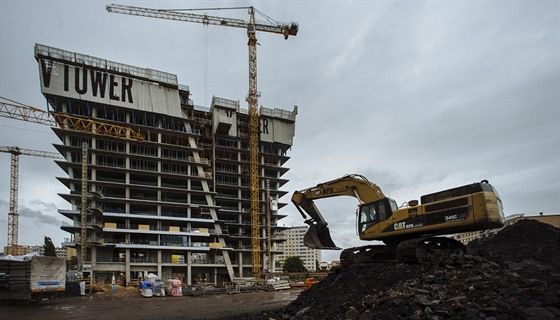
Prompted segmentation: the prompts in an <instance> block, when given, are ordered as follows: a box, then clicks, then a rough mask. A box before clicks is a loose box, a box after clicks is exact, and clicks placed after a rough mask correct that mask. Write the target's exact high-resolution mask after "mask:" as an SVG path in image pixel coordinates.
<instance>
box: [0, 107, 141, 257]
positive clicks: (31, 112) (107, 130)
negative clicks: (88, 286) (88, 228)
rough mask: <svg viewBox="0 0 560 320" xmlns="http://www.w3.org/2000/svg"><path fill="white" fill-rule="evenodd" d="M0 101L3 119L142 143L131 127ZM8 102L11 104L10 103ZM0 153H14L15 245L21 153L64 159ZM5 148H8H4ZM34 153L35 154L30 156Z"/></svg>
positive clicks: (11, 223) (11, 225) (11, 224)
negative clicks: (19, 158) (19, 157)
mask: <svg viewBox="0 0 560 320" xmlns="http://www.w3.org/2000/svg"><path fill="white" fill-rule="evenodd" d="M0 99H2V101H0V117H5V118H10V119H15V120H22V121H29V122H35V123H38V124H44V125H48V126H51V127H55V126H56V127H59V128H63V129H68V130H75V131H82V132H87V133H91V134H95V135H102V136H109V137H114V138H119V139H126V140H135V141H143V140H144V139H145V137H144V135H143V134H142V133H141V132H140V131H136V130H133V129H131V128H129V127H123V126H119V125H115V124H110V123H106V122H102V121H96V120H92V119H87V118H82V117H76V116H72V115H68V114H64V113H59V112H49V111H44V110H41V109H38V108H35V107H32V106H27V105H24V104H21V103H19V102H16V101H13V100H10V99H8V98H5V97H1V96H0ZM7 101H8V102H7ZM1 148H3V149H1V150H0V151H2V152H9V153H11V154H12V162H11V163H12V167H11V181H10V211H9V212H8V244H10V245H12V246H14V245H17V242H18V240H17V239H18V229H19V226H18V217H19V215H18V212H17V194H18V171H19V162H18V156H19V154H26V155H33V156H42V157H50V158H61V156H60V154H58V153H50V152H46V151H36V150H28V149H19V148H17V147H1ZM4 148H5V149H4ZM87 148H88V145H87V143H83V144H82V207H81V221H82V224H81V237H80V238H81V247H80V248H81V257H80V261H81V263H82V264H83V262H84V260H85V238H86V237H85V214H86V213H85V210H86V208H85V198H86V192H87V191H86V185H87V184H86V182H87V181H86V179H87V171H86V170H87V165H86V163H87ZM17 150H26V151H25V152H28V153H23V152H21V153H18V152H19V151H17ZM30 153H33V154H30Z"/></svg>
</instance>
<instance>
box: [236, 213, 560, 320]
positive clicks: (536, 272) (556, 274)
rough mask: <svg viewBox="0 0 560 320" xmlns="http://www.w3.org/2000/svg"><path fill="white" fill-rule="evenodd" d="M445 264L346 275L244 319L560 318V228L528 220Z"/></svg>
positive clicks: (369, 268)
mask: <svg viewBox="0 0 560 320" xmlns="http://www.w3.org/2000/svg"><path fill="white" fill-rule="evenodd" d="M468 252H469V254H467V255H465V256H464V257H457V258H455V259H453V260H450V261H447V262H446V263H441V264H438V265H426V264H423V265H407V264H356V265H351V266H346V267H342V268H340V269H338V270H337V271H336V272H333V273H331V274H329V276H328V277H327V278H326V279H324V280H323V281H321V282H319V283H318V284H316V285H314V286H313V287H312V288H311V289H310V290H307V291H304V292H302V293H301V295H300V296H299V297H298V298H297V299H296V300H295V301H293V302H292V303H291V304H290V305H288V306H287V307H285V308H284V309H282V310H276V311H271V312H267V313H261V314H252V315H244V316H243V317H240V318H239V319H356V320H358V319H359V320H362V319H363V320H367V319H546V318H555V317H558V318H560V258H559V257H558V255H560V229H557V228H554V227H551V226H550V225H546V224H543V223H541V222H538V221H532V220H524V221H521V222H519V223H517V224H515V225H513V226H509V227H507V228H505V229H504V230H502V232H500V233H499V234H497V235H496V236H493V237H490V238H486V239H483V240H481V241H477V242H475V243H473V244H472V245H469V247H468Z"/></svg>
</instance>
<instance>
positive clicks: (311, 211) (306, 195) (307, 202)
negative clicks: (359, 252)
mask: <svg viewBox="0 0 560 320" xmlns="http://www.w3.org/2000/svg"><path fill="white" fill-rule="evenodd" d="M337 196H351V197H355V198H357V199H358V201H359V202H360V204H361V203H368V202H372V201H377V200H381V199H383V198H385V195H384V194H383V192H382V191H381V189H380V188H379V187H378V186H377V185H376V184H374V183H372V182H370V181H369V180H367V179H366V178H365V177H364V176H361V175H358V174H350V175H345V176H343V177H342V178H338V179H334V180H331V181H328V182H324V183H320V184H318V185H317V186H315V187H311V188H308V189H304V190H300V191H295V192H294V194H293V195H292V202H293V204H294V205H295V206H296V208H297V209H298V211H299V213H300V214H301V215H302V217H303V218H304V219H305V223H307V224H308V225H309V230H308V231H307V233H306V234H305V236H304V238H303V242H304V244H305V245H306V246H307V247H309V248H312V249H324V250H340V249H341V248H339V247H337V246H336V245H335V243H334V241H333V240H332V238H331V235H330V231H329V228H328V223H327V221H326V220H325V219H324V218H323V215H321V212H320V211H319V209H318V208H317V206H315V203H314V202H313V201H314V200H315V199H323V198H330V197H337Z"/></svg>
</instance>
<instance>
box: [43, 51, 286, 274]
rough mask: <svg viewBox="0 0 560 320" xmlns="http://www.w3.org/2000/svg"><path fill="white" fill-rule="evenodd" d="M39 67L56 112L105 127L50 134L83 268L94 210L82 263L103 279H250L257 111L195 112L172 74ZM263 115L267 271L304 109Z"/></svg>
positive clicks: (73, 56)
mask: <svg viewBox="0 0 560 320" xmlns="http://www.w3.org/2000/svg"><path fill="white" fill-rule="evenodd" d="M35 57H36V59H37V61H38V64H39V73H40V81H41V91H42V93H43V95H44V96H45V97H46V99H47V101H48V105H49V108H50V110H49V111H51V112H55V113H59V114H63V115H70V116H74V117H77V118H78V119H86V120H95V121H97V122H96V123H94V124H93V125H91V126H93V127H92V128H80V127H78V126H79V124H73V125H72V126H70V125H69V124H68V123H67V121H66V120H64V121H59V126H58V127H56V128H54V127H53V131H54V132H55V133H56V135H57V136H58V138H59V139H60V141H61V142H60V143H59V144H56V145H55V147H56V149H57V150H58V151H59V152H60V153H61V154H62V155H63V156H64V158H65V160H61V161H56V162H57V164H58V165H59V166H60V167H61V168H62V169H63V170H64V171H65V172H66V173H67V175H66V176H64V177H59V178H58V180H60V182H62V183H63V184H64V185H65V186H66V187H68V190H69V192H68V193H65V194H60V196H61V197H63V198H64V199H65V200H66V201H67V202H68V203H69V204H70V205H71V208H70V209H60V210H59V212H60V214H62V215H64V216H66V217H67V218H68V219H70V220H71V222H70V223H65V224H63V226H62V229H63V230H65V231H67V232H68V233H69V234H70V237H71V240H70V241H69V243H66V245H67V246H69V247H73V248H77V249H78V250H77V251H78V255H79V256H80V252H81V243H82V238H81V236H82V233H81V232H82V210H81V209H82V207H83V206H84V205H83V203H85V208H86V210H85V224H84V226H85V231H86V233H85V238H84V240H83V243H85V246H84V247H85V249H86V250H85V261H83V262H82V263H83V264H91V266H92V269H93V271H94V274H96V275H97V276H98V278H102V277H103V276H104V275H109V274H114V273H118V274H120V275H124V277H125V278H126V279H127V280H130V279H134V278H136V277H137V276H138V275H140V274H141V272H153V273H155V274H157V275H159V276H160V277H161V278H162V279H163V280H165V279H168V278H171V277H177V278H181V279H183V280H184V282H186V283H187V284H194V283H196V282H206V283H213V284H221V283H224V282H231V281H234V280H235V279H236V278H239V277H248V276H252V273H251V268H252V258H251V252H252V250H251V249H252V247H251V219H250V218H251V217H250V198H249V197H250V185H249V182H250V179H249V171H248V170H249V150H248V146H249V122H248V111H247V110H245V109H242V108H241V106H240V103H239V102H238V101H233V100H228V99H224V98H218V97H214V98H213V100H212V104H211V106H210V107H209V108H206V107H201V106H195V105H194V103H193V102H192V100H190V92H189V88H188V87H187V86H184V85H179V83H178V81H177V76H176V75H173V74H169V73H165V72H161V71H156V70H151V69H143V68H138V67H134V66H129V65H125V64H122V63H117V62H111V61H107V60H104V59H101V58H96V57H91V56H87V55H84V54H79V53H74V52H69V51H65V50H61V49H57V48H53V47H48V46H44V45H39V44H37V45H36V46H35ZM259 114H260V121H261V123H260V125H261V127H260V131H261V132H260V140H259V148H260V149H259V167H258V168H259V199H260V202H259V207H260V214H259V222H260V238H259V240H260V248H261V259H260V260H261V261H266V257H267V254H266V253H267V250H266V249H268V248H267V247H266V246H267V243H271V248H270V252H271V256H274V255H275V254H278V253H280V250H279V248H278V244H279V242H281V241H283V239H282V238H280V237H277V236H275V235H276V234H277V232H278V231H280V230H282V229H283V228H282V227H279V226H278V220H280V219H282V218H283V217H285V216H284V215H282V214H280V213H279V212H278V211H277V210H274V211H272V212H271V214H270V216H271V219H270V221H267V211H268V210H269V209H268V208H269V206H270V201H269V199H270V198H272V199H275V201H276V202H275V203H276V208H275V209H281V208H282V207H283V206H285V205H286V203H283V202H280V201H278V199H280V198H281V197H282V196H284V195H285V194H286V193H287V192H286V191H283V190H281V187H282V186H283V185H284V184H285V183H286V182H287V180H286V179H283V178H282V176H283V175H284V174H285V173H286V172H287V171H288V170H289V169H288V168H286V167H285V166H284V164H285V163H286V161H288V159H289V157H288V155H287V152H288V150H289V149H290V147H291V146H292V140H293V137H294V135H295V118H296V114H297V107H296V106H294V108H293V110H292V111H286V110H282V109H277V108H265V107H260V110H259ZM104 124H114V125H119V126H124V127H129V128H130V129H132V130H135V131H136V132H139V133H141V134H142V135H143V136H144V139H143V140H140V141H137V140H134V139H127V138H126V137H129V136H130V134H129V133H128V131H127V132H126V133H124V134H119V135H120V137H118V136H116V135H115V134H114V133H113V134H112V133H111V132H104V130H105V129H104V127H103V125H104ZM84 146H87V147H86V148H84ZM82 158H84V159H87V165H86V166H85V168H86V169H85V172H87V178H86V179H85V180H84V179H82V173H83V172H84V167H83V166H82ZM84 181H85V183H83V182H84ZM84 188H85V189H84ZM82 190H85V191H86V192H84V194H87V198H86V199H85V200H84V198H83V197H82ZM267 196H268V197H269V198H267ZM269 222H270V225H271V227H270V230H271V232H270V234H267V230H268V229H267V228H266V226H267V223H269ZM269 237H270V242H269V241H268V238H269ZM263 265H264V263H263ZM263 267H264V266H263Z"/></svg>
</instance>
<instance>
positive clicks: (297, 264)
mask: <svg viewBox="0 0 560 320" xmlns="http://www.w3.org/2000/svg"><path fill="white" fill-rule="evenodd" d="M282 271H284V272H307V268H305V266H304V265H303V261H302V260H301V258H300V257H297V256H294V257H287V258H286V260H285V261H284V267H282Z"/></svg>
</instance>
